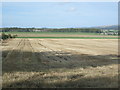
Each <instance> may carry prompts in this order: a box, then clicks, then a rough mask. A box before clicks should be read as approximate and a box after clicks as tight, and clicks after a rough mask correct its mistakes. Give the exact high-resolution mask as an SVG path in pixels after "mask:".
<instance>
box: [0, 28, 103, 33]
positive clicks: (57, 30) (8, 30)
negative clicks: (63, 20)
mask: <svg viewBox="0 0 120 90" xmlns="http://www.w3.org/2000/svg"><path fill="white" fill-rule="evenodd" d="M0 31H1V32H37V31H38V32H87V33H101V29H96V28H60V29H58V28H54V29H51V28H18V27H14V28H0Z"/></svg>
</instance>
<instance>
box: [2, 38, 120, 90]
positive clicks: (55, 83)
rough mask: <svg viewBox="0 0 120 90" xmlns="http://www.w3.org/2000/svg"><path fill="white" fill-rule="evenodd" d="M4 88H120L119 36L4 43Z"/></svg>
mask: <svg viewBox="0 0 120 90" xmlns="http://www.w3.org/2000/svg"><path fill="white" fill-rule="evenodd" d="M2 60H3V61H2V69H3V70H2V71H3V72H2V74H3V77H2V78H3V83H2V86H3V88H6V87H11V88H13V87H17V88H18V87H19V88H25V87H29V88H56V87H58V88H62V87H75V88H78V87H85V88H86V87H99V88H102V87H103V88H114V87H118V39H92V40H91V39H32V38H15V39H10V40H6V41H4V42H3V43H2Z"/></svg>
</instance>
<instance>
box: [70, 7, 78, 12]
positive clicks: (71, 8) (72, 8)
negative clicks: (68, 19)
mask: <svg viewBox="0 0 120 90" xmlns="http://www.w3.org/2000/svg"><path fill="white" fill-rule="evenodd" d="M68 11H71V12H73V11H76V8H75V7H70V8H69V10H68Z"/></svg>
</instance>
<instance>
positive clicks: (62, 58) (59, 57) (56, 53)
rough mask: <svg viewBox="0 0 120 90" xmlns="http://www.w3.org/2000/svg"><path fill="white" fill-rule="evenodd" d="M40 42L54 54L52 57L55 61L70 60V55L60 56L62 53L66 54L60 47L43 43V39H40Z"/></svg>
mask: <svg viewBox="0 0 120 90" xmlns="http://www.w3.org/2000/svg"><path fill="white" fill-rule="evenodd" d="M38 44H39V45H41V46H42V47H44V48H46V49H48V50H49V51H50V54H52V56H54V57H53V58H52V59H53V60H55V61H58V60H59V62H62V61H63V60H65V61H68V60H69V59H70V57H69V56H67V57H63V56H60V55H61V54H63V55H64V52H63V53H62V51H61V50H60V49H57V50H54V49H53V48H51V47H49V46H46V45H44V44H42V40H39V43H38ZM51 52H52V53H51ZM48 58H49V57H48ZM55 58H56V59H55Z"/></svg>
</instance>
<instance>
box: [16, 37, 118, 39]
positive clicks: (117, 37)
mask: <svg viewBox="0 0 120 90" xmlns="http://www.w3.org/2000/svg"><path fill="white" fill-rule="evenodd" d="M16 38H51V39H120V38H118V37H16Z"/></svg>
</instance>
